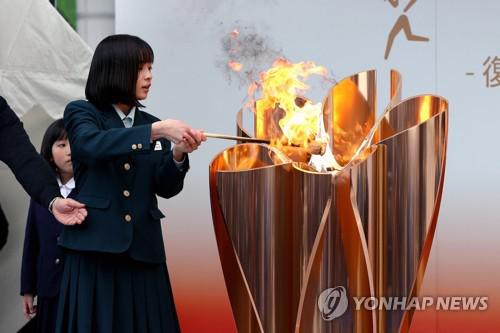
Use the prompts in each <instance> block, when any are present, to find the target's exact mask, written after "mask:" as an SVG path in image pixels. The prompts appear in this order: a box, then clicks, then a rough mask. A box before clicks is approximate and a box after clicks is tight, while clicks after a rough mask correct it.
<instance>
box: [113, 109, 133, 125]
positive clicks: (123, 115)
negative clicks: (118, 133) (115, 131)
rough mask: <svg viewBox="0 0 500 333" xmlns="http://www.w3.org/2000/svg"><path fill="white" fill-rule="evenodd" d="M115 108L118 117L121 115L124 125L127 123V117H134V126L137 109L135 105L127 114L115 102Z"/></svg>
mask: <svg viewBox="0 0 500 333" xmlns="http://www.w3.org/2000/svg"><path fill="white" fill-rule="evenodd" d="M113 108H114V109H115V111H116V114H117V115H118V117H120V119H121V121H122V122H123V123H124V125H125V118H127V117H128V118H130V119H132V126H134V120H135V110H136V107H135V106H134V107H132V109H131V110H130V112H129V113H128V114H127V115H126V114H125V113H123V111H122V110H120V108H119V107H118V106H117V105H116V104H113Z"/></svg>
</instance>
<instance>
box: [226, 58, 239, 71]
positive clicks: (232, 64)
mask: <svg viewBox="0 0 500 333" xmlns="http://www.w3.org/2000/svg"><path fill="white" fill-rule="evenodd" d="M227 65H228V66H229V68H231V69H232V70H233V71H235V72H239V71H241V69H242V68H243V65H242V64H241V63H239V62H237V61H234V60H231V61H229V62H228V64H227Z"/></svg>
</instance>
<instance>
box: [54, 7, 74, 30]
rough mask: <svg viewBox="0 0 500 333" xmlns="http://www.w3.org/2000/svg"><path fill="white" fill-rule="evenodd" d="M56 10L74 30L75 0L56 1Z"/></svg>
mask: <svg viewBox="0 0 500 333" xmlns="http://www.w3.org/2000/svg"><path fill="white" fill-rule="evenodd" d="M56 8H57V10H58V11H59V13H61V15H62V16H63V17H64V18H65V19H66V21H67V22H68V23H69V24H70V25H71V26H72V27H73V29H75V30H76V0H57V1H56Z"/></svg>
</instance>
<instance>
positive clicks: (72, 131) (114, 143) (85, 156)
mask: <svg viewBox="0 0 500 333" xmlns="http://www.w3.org/2000/svg"><path fill="white" fill-rule="evenodd" d="M97 112H98V111H97V110H96V109H95V108H94V107H93V106H92V105H91V104H90V103H88V102H86V101H75V102H71V103H69V104H68V105H67V106H66V109H65V111H64V125H65V127H66V131H67V132H68V138H69V142H70V146H71V155H72V156H74V157H76V158H77V159H78V160H79V161H81V163H85V164H87V165H93V164H96V163H98V162H100V161H110V160H112V159H114V158H116V157H119V156H123V155H128V154H132V153H138V152H140V151H142V150H148V149H150V142H151V124H148V125H141V126H134V127H132V128H112V129H106V130H103V129H101V128H100V127H99V120H98V114H97Z"/></svg>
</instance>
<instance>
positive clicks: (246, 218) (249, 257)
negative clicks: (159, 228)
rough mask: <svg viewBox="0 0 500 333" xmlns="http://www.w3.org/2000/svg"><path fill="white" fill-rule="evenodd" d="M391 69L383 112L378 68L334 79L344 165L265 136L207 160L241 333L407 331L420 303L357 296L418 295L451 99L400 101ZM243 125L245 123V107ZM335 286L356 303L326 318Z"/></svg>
mask: <svg viewBox="0 0 500 333" xmlns="http://www.w3.org/2000/svg"><path fill="white" fill-rule="evenodd" d="M391 77H392V83H393V84H392V85H391V102H390V107H388V109H387V110H386V112H384V114H383V115H382V117H381V119H380V120H378V121H375V119H374V118H375V72H374V71H369V72H364V73H359V74H357V75H355V76H352V77H350V78H348V79H346V80H343V81H341V82H340V83H339V84H338V85H337V86H338V87H337V86H336V87H333V88H332V89H331V90H330V92H329V95H328V97H327V101H328V103H325V108H324V113H323V117H324V122H325V126H326V128H325V130H326V131H327V132H328V133H329V134H330V135H331V138H332V141H331V143H332V145H331V147H332V149H333V150H334V153H335V156H336V157H337V156H338V158H339V159H341V161H339V164H341V165H343V168H342V169H341V170H339V171H335V172H316V171H314V170H313V169H311V168H310V167H309V166H308V165H307V164H304V163H299V162H296V161H294V160H292V159H291V158H290V157H289V156H288V155H287V154H286V153H283V152H282V151H280V150H279V149H278V148H276V147H271V146H269V145H265V144H240V145H236V146H233V147H231V148H229V149H227V150H225V151H223V152H222V153H220V154H219V155H217V156H216V157H215V158H214V160H213V161H212V163H211V164H210V195H211V205H212V214H213V220H214V228H215V233H216V238H217V244H218V247H219V254H220V257H221V263H222V268H223V272H224V278H225V281H226V285H227V288H228V293H229V296H230V300H231V306H232V309H233V314H234V317H235V321H236V324H237V327H238V331H239V332H240V333H245V332H262V333H264V332H265V333H267V332H277V333H281V332H295V333H299V332H303V333H316V332H380V333H384V332H408V330H409V328H410V324H411V318H412V315H413V313H412V312H411V311H403V310H399V311H386V310H367V309H364V308H363V307H362V308H361V309H360V310H356V309H355V304H354V302H353V301H352V297H355V296H359V297H363V296H366V297H370V296H374V297H378V296H386V297H388V296H398V297H410V296H416V295H418V291H419V288H420V286H421V283H422V281H423V276H424V272H425V267H426V264H427V261H428V258H429V253H430V249H431V244H432V240H433V236H434V232H435V228H436V223H437V216H438V212H439V205H440V200H441V193H442V189H443V181H444V168H445V160H446V144H447V126H448V103H447V102H446V101H445V100H444V99H443V98H441V97H438V96H432V95H425V96H417V97H412V98H410V99H407V100H404V101H402V102H400V96H401V88H400V87H401V78H400V75H399V73H397V72H395V71H394V72H392V73H391ZM358 112H359V114H357V113H358ZM237 127H238V134H239V135H242V134H243V133H246V131H244V129H243V123H242V121H241V117H240V118H239V119H238V124H237ZM357 151H358V152H357ZM359 151H361V152H359ZM336 286H344V287H345V288H346V289H347V293H348V296H349V306H348V309H347V311H346V313H345V314H344V315H342V316H341V317H339V318H336V319H334V320H333V321H325V320H323V319H322V317H321V313H320V312H319V311H318V307H317V305H316V302H317V297H318V295H319V294H320V293H321V292H322V291H323V290H325V289H327V288H333V287H336Z"/></svg>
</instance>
